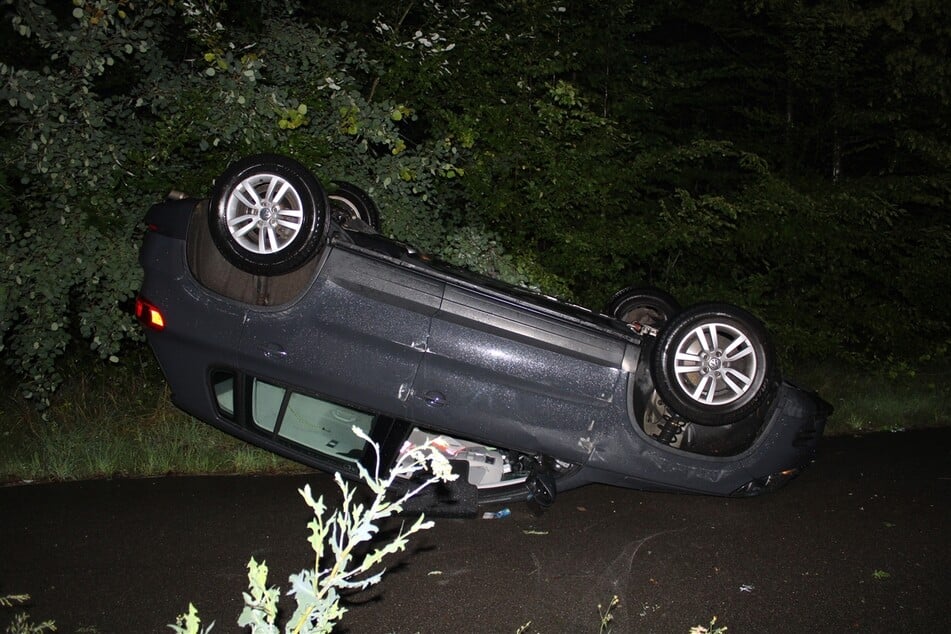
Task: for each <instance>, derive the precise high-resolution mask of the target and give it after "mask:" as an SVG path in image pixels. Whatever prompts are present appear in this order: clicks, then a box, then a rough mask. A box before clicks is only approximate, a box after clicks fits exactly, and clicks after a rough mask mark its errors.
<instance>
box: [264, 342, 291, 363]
mask: <svg viewBox="0 0 951 634" xmlns="http://www.w3.org/2000/svg"><path fill="white" fill-rule="evenodd" d="M258 350H260V351H261V352H263V353H264V356H265V357H267V358H268V359H283V358H284V357H286V356H287V350H285V349H284V346H282V345H281V344H279V343H274V342H273V341H269V342H267V343H260V344H258Z"/></svg>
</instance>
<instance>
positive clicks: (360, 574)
mask: <svg viewBox="0 0 951 634" xmlns="http://www.w3.org/2000/svg"><path fill="white" fill-rule="evenodd" d="M353 433H354V434H356V435H357V436H358V437H359V438H361V439H362V440H364V441H366V442H367V443H369V445H370V446H372V447H373V450H374V452H375V454H376V461H375V464H376V467H375V468H374V472H373V473H372V474H371V473H369V472H368V471H367V470H366V469H365V468H364V467H363V466H362V465H359V464H358V465H357V466H358V469H359V474H360V479H361V480H362V481H363V482H364V483H365V484H366V485H367V486H368V487H369V488H370V491H371V492H372V493H373V498H372V499H371V500H370V501H369V503H368V504H366V505H365V504H362V503H359V502H357V501H355V499H354V496H355V495H356V489H355V488H352V487H351V486H350V485H349V484H348V483H347V482H345V481H344V480H343V478H342V477H341V476H340V474H339V473H337V474H336V475H335V476H334V480H335V481H336V483H337V486H338V487H339V488H340V491H341V493H342V494H343V500H341V502H340V506H339V507H338V508H337V509H335V510H334V511H333V513H331V514H330V516H329V517H325V515H326V513H327V506H326V505H325V504H324V499H323V496H321V497H319V498H318V499H317V500H314V498H313V496H312V494H311V491H310V485H307V486H305V487H304V488H303V489H301V490H300V494H301V495H302V496H303V498H304V501H305V502H306V503H307V505H308V506H309V507H310V508H311V509H312V510H313V511H314V519H313V520H311V522H310V523H309V524H308V527H309V528H310V530H311V537H310V540H309V541H310V544H311V546H312V548H313V549H314V567H313V568H310V569H304V570H301V571H300V573H298V574H295V575H291V577H290V582H291V589H290V591H289V592H288V594H291V595H293V596H294V598H295V600H296V601H297V609H296V610H295V611H294V613H293V614H292V615H291V617H290V620H289V621H288V622H287V624H286V627H285V632H286V633H288V634H291V633H293V634H328V633H329V632H330V631H331V630H332V629H333V627H334V625H335V624H336V623H337V622H339V621H340V619H341V618H343V615H344V614H345V613H346V611H347V610H346V608H344V607H342V606H341V605H340V599H341V593H342V592H345V591H347V590H363V589H366V588H367V587H369V586H371V585H373V584H375V583H378V582H379V581H380V580H381V579H382V578H383V573H384V572H385V570H381V571H379V572H376V573H374V574H371V573H370V571H371V570H372V569H373V568H374V567H376V566H377V564H379V563H380V562H381V560H382V559H383V558H384V557H385V556H386V555H389V554H392V553H395V552H398V551H402V550H404V549H405V548H406V545H407V543H408V541H409V537H410V536H411V535H413V534H414V533H417V532H419V531H421V530H425V529H428V528H432V526H433V523H432V522H431V521H424V516H423V515H420V516H419V518H417V520H416V521H415V522H414V523H413V524H412V525H411V526H409V527H406V526H403V527H401V528H400V530H399V532H398V533H397V535H396V537H395V538H393V539H392V540H391V541H389V542H388V543H386V544H384V545H382V546H380V547H378V548H376V549H374V550H372V551H370V552H369V553H367V554H366V555H362V556H361V555H358V553H357V552H356V551H357V550H358V549H359V548H360V547H362V546H363V545H364V544H368V543H369V542H371V541H372V540H373V539H374V538H375V537H376V535H377V534H378V532H379V522H380V521H382V520H385V519H387V518H389V517H391V516H393V515H395V514H397V513H400V512H401V511H402V510H403V505H404V504H405V503H406V501H407V500H409V499H410V498H412V497H414V496H415V495H417V494H419V493H420V492H421V491H422V490H423V489H425V488H426V487H428V486H429V485H431V484H434V483H435V482H437V481H440V480H441V481H443V482H448V481H450V480H455V479H456V478H457V477H458V476H457V475H456V474H453V473H452V468H451V466H450V464H449V461H448V460H447V459H446V457H445V456H443V455H442V454H441V453H439V450H437V449H436V448H435V447H433V446H432V444H431V442H427V443H425V444H423V445H420V446H418V447H414V448H412V449H411V450H409V451H406V452H405V453H403V455H402V456H400V459H399V460H398V461H397V463H396V465H395V466H394V467H393V469H392V470H391V471H390V473H389V474H388V475H386V476H385V477H384V476H383V475H381V474H380V466H379V465H380V448H379V446H378V445H377V444H376V443H375V442H373V441H372V440H371V439H370V438H369V437H368V436H367V435H366V434H365V433H364V432H363V431H362V430H361V429H360V428H358V427H354V428H353ZM423 470H427V471H428V472H429V474H430V475H429V477H428V478H426V479H425V480H423V481H422V482H419V483H418V484H417V485H416V486H415V487H414V488H410V489H409V490H408V491H407V492H406V493H405V494H403V496H402V497H400V498H399V499H397V500H395V501H390V500H387V490H388V489H389V488H390V487H391V486H392V485H393V483H394V482H395V481H396V479H397V478H412V477H413V476H414V475H415V474H416V473H418V472H420V471H423ZM267 574H268V569H267V565H266V564H265V563H264V562H261V563H260V564H259V563H257V562H256V561H255V560H254V558H252V559H251V561H250V562H248V592H245V593H244V610H243V611H242V612H241V616H240V617H239V618H238V625H240V626H241V627H248V626H250V627H251V632H252V634H277V633H278V631H279V630H278V628H277V625H276V624H275V622H276V620H277V610H278V605H277V604H278V599H279V596H280V590H279V589H278V588H276V587H268V586H267ZM368 575H369V576H368ZM188 609H189V611H188V614H183V615H181V616H179V617H178V620H177V622H176V623H175V624H174V625H169V627H170V628H172V629H173V630H174V631H175V632H176V633H177V634H207V632H210V631H211V629H212V627H214V623H212V624H211V625H209V626H208V627H207V628H204V629H201V620H200V618H199V616H198V611H197V610H196V609H195V606H194V605H191V604H189V606H188Z"/></svg>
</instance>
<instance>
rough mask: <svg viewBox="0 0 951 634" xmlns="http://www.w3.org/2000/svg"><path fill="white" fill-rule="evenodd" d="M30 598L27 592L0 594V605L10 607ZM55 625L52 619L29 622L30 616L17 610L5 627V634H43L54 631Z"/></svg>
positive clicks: (21, 603)
mask: <svg viewBox="0 0 951 634" xmlns="http://www.w3.org/2000/svg"><path fill="white" fill-rule="evenodd" d="M29 600H30V595H28V594H8V595H6V596H0V607H4V608H10V607H13V606H14V605H23V604H24V603H26V602H27V601H29ZM55 631H56V625H55V624H54V623H53V621H43V622H42V623H39V624H37V623H31V622H30V617H29V615H28V614H27V613H26V612H18V613H17V614H16V615H15V616H14V617H13V620H12V621H10V624H9V625H7V629H5V630H4V632H6V633H7V634H43V632H55Z"/></svg>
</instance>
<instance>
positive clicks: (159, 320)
mask: <svg viewBox="0 0 951 634" xmlns="http://www.w3.org/2000/svg"><path fill="white" fill-rule="evenodd" d="M135 316H136V318H137V319H138V320H139V321H140V322H142V325H143V326H145V327H146V328H151V329H152V330H157V331H159V332H161V331H162V330H164V329H165V317H164V316H162V311H160V310H159V309H158V306H156V305H155V304H153V303H152V302H150V301H148V300H146V299H143V298H142V297H136V298H135Z"/></svg>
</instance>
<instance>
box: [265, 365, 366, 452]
mask: <svg viewBox="0 0 951 634" xmlns="http://www.w3.org/2000/svg"><path fill="white" fill-rule="evenodd" d="M251 413H252V420H253V423H254V425H255V427H257V428H258V429H260V430H264V431H267V432H271V433H273V434H276V435H277V437H278V438H282V439H284V440H286V441H289V442H291V443H294V444H297V445H301V446H303V447H306V448H308V449H311V450H313V451H315V452H317V453H319V454H323V455H325V456H328V457H332V458H335V459H337V460H343V461H345V462H351V463H355V462H357V461H359V459H360V456H362V455H363V452H364V450H365V449H366V446H367V443H366V442H365V441H363V440H361V439H360V438H358V437H357V436H356V435H355V434H354V433H353V430H352V428H353V426H357V427H359V428H360V429H361V430H363V431H364V432H366V434H367V435H369V434H370V429H371V427H372V426H373V420H374V416H372V415H370V414H365V413H363V412H360V411H357V410H353V409H350V408H347V407H343V406H341V405H337V404H335V403H328V402H326V401H322V400H320V399H316V398H313V397H311V396H305V395H303V394H298V393H297V392H292V391H290V390H287V389H285V388H283V387H280V386H278V385H273V384H271V383H268V382H266V381H262V380H260V379H254V380H253V381H252V388H251Z"/></svg>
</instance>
